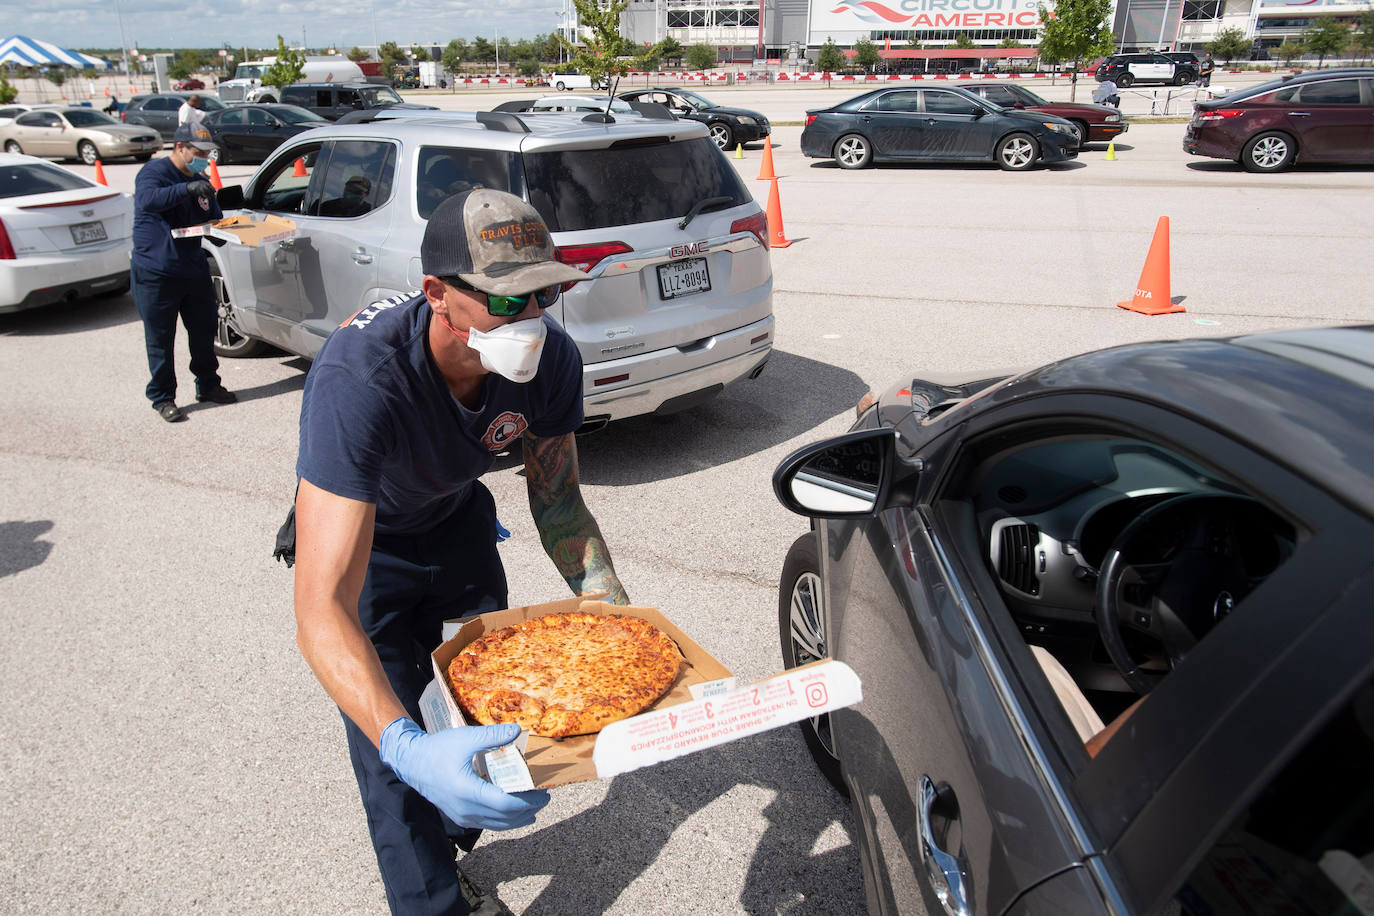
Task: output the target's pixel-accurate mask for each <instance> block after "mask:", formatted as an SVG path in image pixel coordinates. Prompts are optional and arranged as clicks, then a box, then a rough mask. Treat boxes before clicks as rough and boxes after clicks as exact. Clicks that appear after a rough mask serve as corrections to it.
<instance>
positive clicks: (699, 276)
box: [658, 258, 711, 299]
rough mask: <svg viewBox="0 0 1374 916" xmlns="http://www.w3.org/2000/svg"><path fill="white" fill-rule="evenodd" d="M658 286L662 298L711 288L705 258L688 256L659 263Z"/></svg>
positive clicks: (709, 274) (671, 297) (670, 297)
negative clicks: (666, 262) (683, 258)
mask: <svg viewBox="0 0 1374 916" xmlns="http://www.w3.org/2000/svg"><path fill="white" fill-rule="evenodd" d="M658 288H659V292H661V293H662V294H663V298H664V299H676V298H677V297H678V296H690V295H691V294H692V293H704V292H706V291H707V290H708V289H710V288H711V273H710V271H708V270H707V269H706V259H705V258H688V259H686V260H685V261H673V262H671V263H669V264H662V265H660V266H659V268H658Z"/></svg>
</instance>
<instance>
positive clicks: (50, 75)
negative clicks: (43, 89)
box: [43, 67, 67, 89]
mask: <svg viewBox="0 0 1374 916" xmlns="http://www.w3.org/2000/svg"><path fill="white" fill-rule="evenodd" d="M43 78H44V79H46V80H47V81H48V82H50V83H52V84H53V85H54V86H56V87H58V88H59V89H60V88H62V84H63V83H65V82H66V81H67V68H66V67H49V68H48V69H46V70H44V71H43Z"/></svg>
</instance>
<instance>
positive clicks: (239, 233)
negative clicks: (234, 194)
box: [172, 213, 296, 248]
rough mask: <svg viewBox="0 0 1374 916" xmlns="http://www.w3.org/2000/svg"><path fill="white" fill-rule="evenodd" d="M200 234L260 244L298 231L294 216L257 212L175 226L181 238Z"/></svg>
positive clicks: (290, 236)
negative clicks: (286, 216) (182, 226)
mask: <svg viewBox="0 0 1374 916" xmlns="http://www.w3.org/2000/svg"><path fill="white" fill-rule="evenodd" d="M200 235H208V236H210V237H211V238H217V239H223V240H224V241H226V242H234V243H236V244H239V245H247V246H248V247H249V248H257V247H258V246H259V245H263V244H266V243H267V242H279V241H281V240H282V239H289V238H292V237H294V236H295V235H296V223H295V221H294V220H289V219H286V218H284V217H281V216H273V215H272V214H270V213H266V214H254V215H253V216H250V215H248V214H239V215H238V216H226V217H225V218H224V219H221V220H217V221H215V222H213V223H203V224H202V225H199V226H186V227H184V228H182V229H173V230H172V236H173V237H174V238H179V239H184V238H192V237H194V236H200Z"/></svg>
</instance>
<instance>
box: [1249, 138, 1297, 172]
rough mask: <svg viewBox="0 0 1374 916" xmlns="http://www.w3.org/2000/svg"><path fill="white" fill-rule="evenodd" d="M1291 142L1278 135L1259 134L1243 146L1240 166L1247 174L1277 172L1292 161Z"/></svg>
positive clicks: (1292, 150)
mask: <svg viewBox="0 0 1374 916" xmlns="http://www.w3.org/2000/svg"><path fill="white" fill-rule="evenodd" d="M1294 152H1295V150H1294V148H1293V141H1292V140H1290V139H1288V137H1287V135H1285V134H1280V133H1267V134H1259V135H1258V136H1256V137H1254V138H1252V139H1251V140H1250V142H1249V143H1246V144H1245V149H1244V150H1242V151H1241V154H1240V164H1241V165H1243V166H1244V167H1245V170H1246V171H1248V172H1278V171H1281V170H1283V169H1286V168H1287V167H1288V166H1289V165H1290V164H1291V163H1292V161H1293V154H1294Z"/></svg>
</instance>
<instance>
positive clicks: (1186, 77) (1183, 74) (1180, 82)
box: [1174, 70, 1197, 86]
mask: <svg viewBox="0 0 1374 916" xmlns="http://www.w3.org/2000/svg"><path fill="white" fill-rule="evenodd" d="M1196 81H1197V77H1196V76H1193V75H1192V74H1190V73H1189V72H1188V71H1187V70H1180V71H1178V72H1177V73H1175V74H1174V85H1175V86H1186V85H1188V84H1189V83H1192V82H1196Z"/></svg>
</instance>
